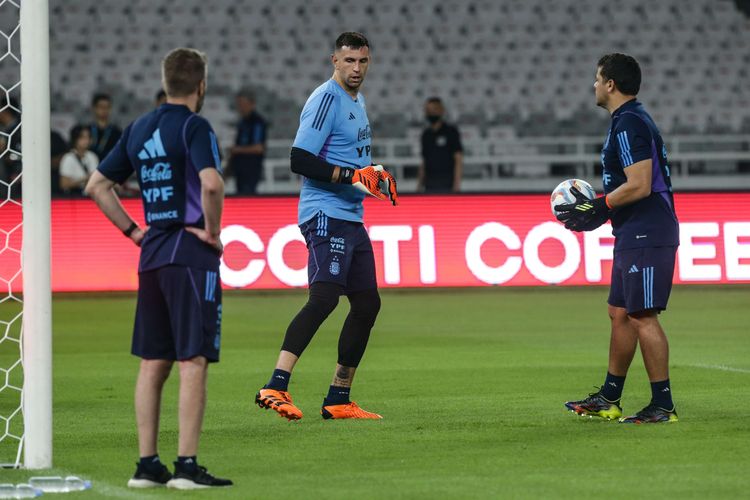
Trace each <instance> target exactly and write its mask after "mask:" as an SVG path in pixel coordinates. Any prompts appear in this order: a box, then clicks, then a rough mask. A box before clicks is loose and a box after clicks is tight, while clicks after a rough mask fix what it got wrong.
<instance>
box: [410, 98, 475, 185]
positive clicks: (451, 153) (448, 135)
mask: <svg viewBox="0 0 750 500" xmlns="http://www.w3.org/2000/svg"><path fill="white" fill-rule="evenodd" d="M424 111H425V118H426V119H427V122H428V123H429V125H428V126H427V128H425V130H424V132H422V163H421V165H420V166H419V172H418V178H417V189H418V190H419V191H424V192H426V193H448V192H451V191H452V192H454V193H457V192H459V191H460V190H461V174H462V172H463V163H464V155H463V148H462V147H461V134H460V133H459V131H458V128H456V127H454V126H453V125H449V124H447V123H445V121H444V115H445V108H444V107H443V101H442V100H441V99H440V98H439V97H430V98H429V99H427V101H426V102H425V105H424Z"/></svg>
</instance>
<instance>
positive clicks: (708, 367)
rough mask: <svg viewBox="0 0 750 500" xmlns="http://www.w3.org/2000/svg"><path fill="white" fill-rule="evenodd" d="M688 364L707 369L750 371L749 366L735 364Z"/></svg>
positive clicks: (737, 371) (736, 371) (735, 371)
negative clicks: (741, 366)
mask: <svg viewBox="0 0 750 500" xmlns="http://www.w3.org/2000/svg"><path fill="white" fill-rule="evenodd" d="M688 366H692V367H693V368H705V369H706V370H721V371H723V372H734V373H750V370H748V369H747V368H735V367H733V366H727V365H704V364H693V365H688Z"/></svg>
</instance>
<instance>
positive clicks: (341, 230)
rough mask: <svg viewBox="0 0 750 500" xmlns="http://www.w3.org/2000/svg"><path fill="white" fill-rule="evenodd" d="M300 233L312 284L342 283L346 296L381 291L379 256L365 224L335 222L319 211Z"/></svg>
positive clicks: (343, 221)
mask: <svg viewBox="0 0 750 500" xmlns="http://www.w3.org/2000/svg"><path fill="white" fill-rule="evenodd" d="M300 230H301V231H302V235H303V236H304V237H305V242H306V243H307V249H308V251H309V256H308V262H307V277H308V283H309V284H311V285H312V284H313V283H316V282H319V281H323V282H328V283H338V284H339V285H341V286H343V287H344V290H345V293H350V292H359V291H363V290H371V289H373V288H377V286H378V282H377V278H376V276H375V255H374V254H373V251H372V243H371V242H370V236H369V235H368V234H367V230H365V226H364V225H363V224H362V223H361V222H352V221H347V220H341V219H332V218H330V217H328V216H327V215H325V214H324V213H323V212H319V213H318V214H317V215H316V216H315V217H313V218H312V219H310V220H309V221H307V222H305V223H304V224H302V225H300Z"/></svg>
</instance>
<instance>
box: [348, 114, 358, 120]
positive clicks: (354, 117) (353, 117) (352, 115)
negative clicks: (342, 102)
mask: <svg viewBox="0 0 750 500" xmlns="http://www.w3.org/2000/svg"><path fill="white" fill-rule="evenodd" d="M349 119H350V120H356V119H357V117H356V116H354V113H349Z"/></svg>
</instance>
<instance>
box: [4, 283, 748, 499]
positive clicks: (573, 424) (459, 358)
mask: <svg viewBox="0 0 750 500" xmlns="http://www.w3.org/2000/svg"><path fill="white" fill-rule="evenodd" d="M382 295H383V307H382V310H381V315H380V317H379V319H378V322H377V324H376V327H375V330H374V331H373V335H372V337H371V341H370V346H369V348H368V351H367V353H366V355H365V359H364V360H363V363H362V365H361V369H360V371H359V372H358V373H357V377H356V380H355V385H354V389H353V392H352V396H353V399H354V400H356V401H358V402H359V403H360V404H361V405H362V406H363V407H364V408H366V409H368V410H372V411H376V412H378V413H381V414H383V415H384V417H385V418H384V420H382V421H323V420H322V419H321V418H320V416H319V407H320V403H321V401H322V398H323V396H324V395H325V392H326V390H327V387H328V384H329V383H330V379H331V376H332V375H333V369H334V364H335V361H336V342H337V338H338V329H339V327H340V325H341V324H342V321H343V318H344V315H345V313H346V301H345V300H343V301H342V303H341V304H340V305H339V309H338V310H337V311H336V312H335V313H334V314H333V315H332V316H331V317H330V318H329V319H328V321H327V322H326V323H325V324H324V326H323V328H322V329H321V330H320V331H319V332H318V335H317V336H316V338H315V339H314V340H313V343H312V344H311V346H310V347H309V349H308V351H307V352H306V353H305V354H304V356H303V357H302V359H301V360H300V363H299V364H298V366H297V369H296V371H295V373H294V376H293V377H292V384H291V392H292V394H293V395H294V397H295V402H296V403H297V404H298V406H299V407H300V408H301V409H302V411H304V412H305V418H304V419H302V420H301V421H299V422H287V421H286V420H283V419H281V418H278V417H276V415H275V414H273V413H272V412H270V411H263V410H261V409H259V408H257V407H255V406H253V404H252V400H253V396H254V394H255V391H256V390H257V389H258V387H260V386H261V385H262V384H263V383H265V382H266V381H267V379H268V377H269V375H270V373H271V370H272V368H273V364H274V362H275V359H276V355H277V352H278V349H279V346H280V343H281V339H282V336H283V333H284V331H285V329H286V326H287V324H288V322H289V320H290V319H291V318H292V316H293V315H294V314H295V313H296V312H297V310H298V309H299V307H300V306H301V305H302V304H303V303H304V301H305V293H304V292H283V293H268V294H259V293H247V294H231V293H230V294H227V296H226V297H225V301H224V303H225V307H224V334H223V346H222V360H221V363H219V364H218V365H213V366H211V369H210V376H209V403H208V408H207V412H206V420H205V431H204V434H203V439H202V442H201V449H200V453H199V461H200V462H201V463H203V464H205V465H206V466H208V468H209V471H210V472H213V473H214V474H216V475H218V476H221V477H229V478H231V479H233V480H234V482H235V486H234V487H232V488H230V489H227V490H222V491H216V490H213V491H211V492H192V493H181V494H179V496H180V497H181V498H199V497H200V498H272V497H274V498H279V497H285V498H479V497H491V498H573V497H577V498H581V497H585V496H592V495H595V496H612V497H627V498H638V497H648V498H659V497H662V498H736V497H741V496H744V495H746V494H747V491H748V490H749V489H750V480H749V479H748V477H749V476H748V474H747V471H748V470H750V453H748V451H747V444H748V443H750V426H748V423H747V417H748V404H747V399H748V398H747V388H748V386H750V329H749V328H748V312H747V310H748V304H750V300H749V299H750V289H749V288H747V287H678V288H676V289H675V290H674V292H673V295H672V299H671V303H670V309H669V311H667V312H666V313H664V314H663V315H662V324H663V325H664V327H665V330H666V331H667V334H668V336H669V338H670V342H671V363H672V366H671V379H672V387H673V391H674V397H675V402H676V404H677V410H678V412H679V415H680V422H679V423H676V424H664V425H656V426H623V425H620V424H617V423H613V422H605V421H598V420H590V419H588V418H586V419H584V418H581V417H577V416H575V415H573V414H571V413H568V412H566V411H565V410H564V408H563V405H562V403H563V402H564V401H566V400H568V399H578V398H580V397H583V396H585V395H586V394H587V393H588V392H590V391H592V390H593V386H594V385H597V386H598V385H600V384H601V383H602V381H603V378H604V375H605V371H606V361H607V359H606V358H607V346H608V341H609V325H608V318H607V316H606V303H605V301H606V295H607V294H606V289H604V288H598V287H588V288H553V287H550V288H534V289H520V290H519V289H502V288H495V289H477V290H457V291H449V290H448V291H446V290H441V291H435V290H425V291H419V290H415V291H402V292H395V291H384V292H383V294H382ZM134 307H135V301H134V297H133V296H114V295H113V296H107V295H104V296H98V297H94V296H60V297H56V299H55V301H54V353H55V361H54V404H55V406H54V408H55V416H54V431H55V441H54V446H55V448H54V449H55V452H54V453H55V459H54V462H55V465H56V467H57V468H56V469H54V470H52V471H44V474H49V473H55V474H62V475H65V474H76V475H80V476H82V477H85V478H87V479H91V480H92V481H93V483H94V490H93V491H89V492H85V493H82V494H77V495H67V496H66V497H65V498H74V497H77V498H100V497H119V498H150V497H161V496H164V497H166V496H170V497H174V496H176V495H178V493H176V492H171V491H165V490H162V491H148V492H143V491H133V490H128V489H127V488H126V487H125V483H126V482H127V480H128V478H129V477H130V476H131V474H132V473H133V471H134V469H135V465H134V462H135V461H136V459H137V454H138V453H137V442H136V434H135V423H134V415H133V403H132V393H133V386H134V381H135V376H136V372H137V368H138V361H137V359H135V358H133V357H132V356H130V355H129V348H130V334H131V327H132V316H133V311H134ZM174 375H175V376H176V375H177V373H176V371H175V373H174ZM176 395H177V378H176V377H175V378H173V379H172V380H170V382H169V383H168V385H167V387H166V389H165V400H164V406H163V414H162V434H161V441H160V453H161V456H162V459H163V460H164V461H165V462H171V461H172V460H174V456H175V454H176V441H177V424H176V422H177V415H176V411H177V402H176ZM649 397H650V391H649V386H648V380H647V378H646V375H645V371H644V369H643V364H642V362H641V361H640V357H637V358H636V361H635V362H634V364H633V367H632V369H631V373H630V376H629V377H628V380H627V383H626V387H625V393H624V396H623V403H624V407H625V408H624V409H625V412H626V413H630V412H634V411H636V410H638V409H640V408H641V407H642V406H644V405H645V404H646V403H647V402H648V400H649ZM2 459H3V461H4V460H5V459H6V457H2ZM31 475H34V474H33V473H31V472H30V471H24V470H20V471H8V470H4V471H0V477H1V479H0V482H21V481H24V480H26V479H27V478H28V477H30V476H31Z"/></svg>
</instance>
